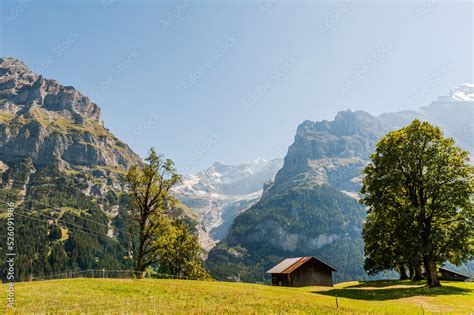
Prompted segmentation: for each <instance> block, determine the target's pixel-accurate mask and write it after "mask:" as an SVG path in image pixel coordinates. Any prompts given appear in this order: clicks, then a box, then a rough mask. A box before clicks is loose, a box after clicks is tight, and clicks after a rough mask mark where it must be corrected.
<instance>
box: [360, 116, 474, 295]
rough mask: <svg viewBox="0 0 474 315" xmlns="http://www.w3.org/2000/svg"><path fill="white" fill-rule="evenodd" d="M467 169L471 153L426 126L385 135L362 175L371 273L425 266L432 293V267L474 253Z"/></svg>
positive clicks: (472, 185)
mask: <svg viewBox="0 0 474 315" xmlns="http://www.w3.org/2000/svg"><path fill="white" fill-rule="evenodd" d="M473 188H474V181H473V167H472V166H471V165H470V164H469V153H468V152H466V151H464V150H462V149H460V148H459V147H457V146H455V142H454V140H453V139H451V138H445V137H444V136H443V133H442V132H441V130H440V129H439V128H437V127H434V126H432V125H430V124H429V123H428V122H421V121H419V120H414V121H413V122H412V123H411V124H410V125H408V126H406V127H404V128H402V129H400V130H397V131H393V132H390V133H388V134H387V135H386V136H384V137H383V138H382V139H381V140H380V141H379V142H378V143H377V148H376V151H375V153H374V154H372V156H371V162H370V163H369V165H368V166H367V167H366V168H365V170H364V179H363V187H362V190H361V192H362V193H363V194H364V198H363V199H362V200H361V202H362V203H363V204H364V205H366V206H367V207H368V216H367V222H366V224H365V226H364V230H363V236H364V241H365V255H366V262H365V268H366V270H367V271H368V272H369V273H375V272H377V271H380V270H383V269H389V268H397V267H400V266H401V265H402V266H404V265H408V266H410V264H412V263H413V262H415V263H416V262H417V261H418V262H419V261H420V260H422V261H423V265H424V268H425V271H426V274H427V278H428V284H429V285H430V286H439V285H440V282H439V279H438V275H437V266H438V265H442V264H443V263H445V262H446V261H449V262H451V263H454V264H460V263H461V262H464V261H466V260H467V259H469V258H470V257H472V254H473V248H474V247H473V202H472V196H473Z"/></svg>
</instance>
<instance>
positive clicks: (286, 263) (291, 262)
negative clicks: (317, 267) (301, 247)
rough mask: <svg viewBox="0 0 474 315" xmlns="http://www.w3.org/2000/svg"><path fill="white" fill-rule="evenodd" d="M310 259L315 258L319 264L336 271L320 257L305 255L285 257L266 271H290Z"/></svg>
mask: <svg viewBox="0 0 474 315" xmlns="http://www.w3.org/2000/svg"><path fill="white" fill-rule="evenodd" d="M311 259H315V260H317V261H318V262H320V263H321V264H323V265H325V266H327V267H328V268H329V269H331V270H332V271H336V269H335V268H334V267H332V266H331V265H329V264H327V263H325V262H324V261H322V260H321V259H318V258H316V257H313V256H305V257H295V258H288V259H285V260H283V261H282V262H280V263H279V264H278V265H276V266H275V267H273V268H272V269H270V270H268V271H267V273H292V272H293V271H295V270H296V269H298V268H299V267H300V266H302V265H303V264H304V263H306V262H307V261H309V260H311Z"/></svg>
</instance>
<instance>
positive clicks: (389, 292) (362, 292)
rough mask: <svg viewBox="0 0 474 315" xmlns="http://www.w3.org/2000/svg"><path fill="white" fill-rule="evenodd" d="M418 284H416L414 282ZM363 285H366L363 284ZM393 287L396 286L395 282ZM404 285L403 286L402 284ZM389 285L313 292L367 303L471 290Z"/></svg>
mask: <svg viewBox="0 0 474 315" xmlns="http://www.w3.org/2000/svg"><path fill="white" fill-rule="evenodd" d="M414 283H416V282H414ZM361 285H364V283H362V284H361ZM391 285H392V286H393V285H395V284H394V283H393V282H392V283H391ZM402 285H403V284H402ZM387 286H389V285H388V284H386V285H384V286H382V285H379V286H377V284H375V286H369V285H368V284H366V285H365V286H360V287H357V285H355V286H350V287H346V288H342V289H332V290H328V291H313V292H312V293H317V294H321V295H328V296H336V295H337V297H342V298H348V299H354V300H366V301H385V300H397V299H402V298H409V297H412V296H438V295H462V294H469V293H470V292H471V290H469V289H464V288H457V287H451V286H443V287H440V288H429V287H428V286H415V285H414V286H410V287H398V288H397V287H395V288H393V287H391V288H384V287H387Z"/></svg>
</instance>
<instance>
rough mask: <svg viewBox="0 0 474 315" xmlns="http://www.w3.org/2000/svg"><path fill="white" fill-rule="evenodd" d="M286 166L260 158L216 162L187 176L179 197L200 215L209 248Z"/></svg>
mask: <svg viewBox="0 0 474 315" xmlns="http://www.w3.org/2000/svg"><path fill="white" fill-rule="evenodd" d="M282 165H283V160H282V159H273V160H269V161H267V160H264V159H256V160H254V161H251V162H248V163H244V164H240V165H225V164H221V163H218V162H216V163H214V164H213V165H212V166H211V167H209V168H208V169H207V170H205V171H202V172H199V173H197V174H195V175H191V176H187V177H185V179H184V181H183V183H182V185H180V186H179V187H177V189H176V191H177V195H178V199H179V200H180V201H181V202H183V203H184V204H185V205H187V206H188V207H189V208H192V209H193V210H195V211H196V212H197V213H198V215H199V216H200V218H201V220H200V222H201V224H200V229H199V231H200V233H199V236H200V241H201V245H202V247H203V248H204V249H205V250H210V249H211V248H212V247H214V246H215V244H216V243H217V241H220V240H221V239H222V238H224V237H225V236H226V235H227V232H228V230H229V227H230V225H231V224H232V223H233V221H234V219H235V217H237V216H238V215H239V214H240V213H241V212H243V211H245V210H246V209H248V208H249V207H250V206H252V205H253V204H254V203H255V202H257V201H258V199H260V196H261V194H262V191H263V185H264V183H265V182H267V181H269V180H272V179H273V178H274V177H275V174H276V173H277V171H278V170H279V169H280V168H281V166H282Z"/></svg>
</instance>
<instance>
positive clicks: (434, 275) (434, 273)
mask: <svg viewBox="0 0 474 315" xmlns="http://www.w3.org/2000/svg"><path fill="white" fill-rule="evenodd" d="M423 263H424V265H425V271H426V278H427V280H428V286H430V287H440V286H441V283H440V282H439V278H438V270H436V262H435V261H434V260H433V259H432V258H431V257H429V256H423Z"/></svg>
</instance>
